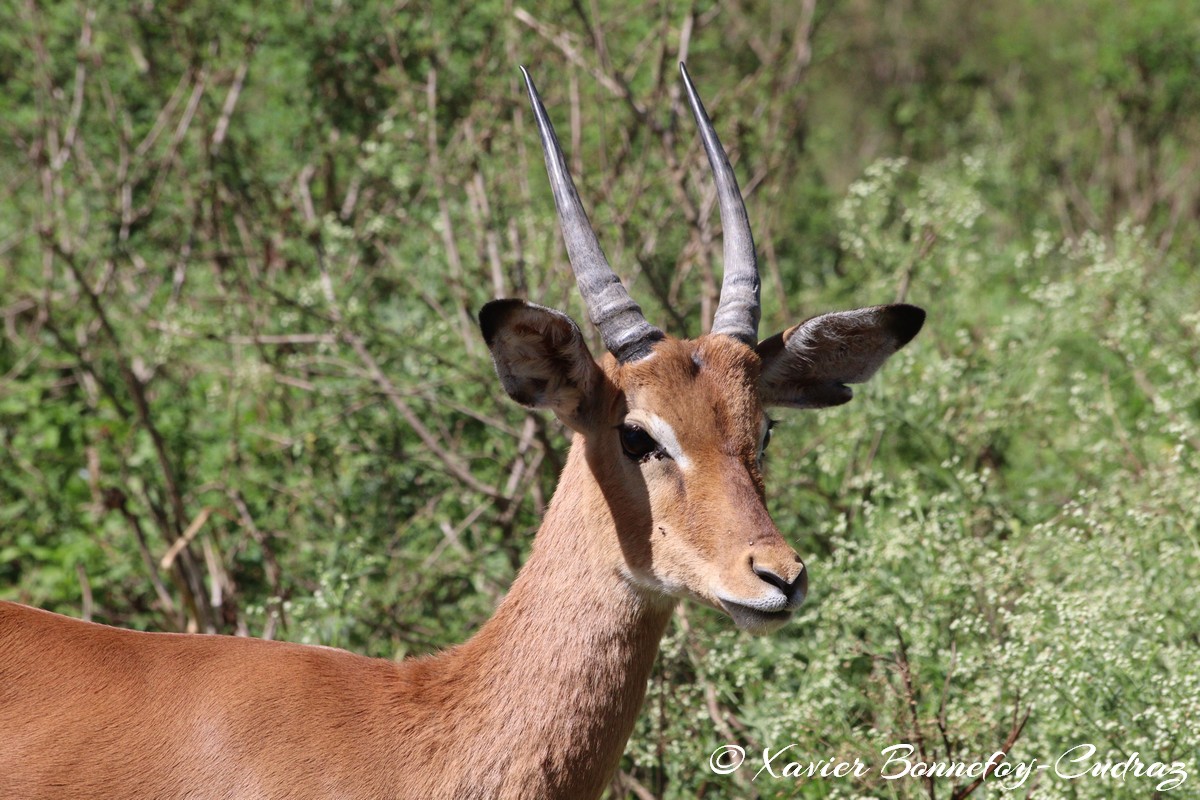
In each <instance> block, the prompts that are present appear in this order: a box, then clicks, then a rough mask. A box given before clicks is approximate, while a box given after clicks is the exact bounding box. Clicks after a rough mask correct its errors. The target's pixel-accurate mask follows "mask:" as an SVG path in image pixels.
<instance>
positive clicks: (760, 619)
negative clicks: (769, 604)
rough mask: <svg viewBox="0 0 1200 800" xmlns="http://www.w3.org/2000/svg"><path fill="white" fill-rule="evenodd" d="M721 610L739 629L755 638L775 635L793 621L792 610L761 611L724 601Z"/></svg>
mask: <svg viewBox="0 0 1200 800" xmlns="http://www.w3.org/2000/svg"><path fill="white" fill-rule="evenodd" d="M721 609H722V610H723V611H724V612H725V613H726V614H728V615H729V618H730V619H732V620H733V624H734V625H737V626H738V628H739V629H741V630H743V631H746V632H747V633H752V634H754V635H755V636H762V635H763V634H767V633H774V632H775V631H777V630H779V629H780V628H782V627H783V626H784V625H786V624H788V623H789V622H791V620H792V610H791V609H783V610H780V611H760V610H759V609H757V608H750V607H749V606H744V605H741V604H739V603H731V602H729V601H722V602H721Z"/></svg>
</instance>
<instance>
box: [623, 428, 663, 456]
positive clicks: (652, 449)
mask: <svg viewBox="0 0 1200 800" xmlns="http://www.w3.org/2000/svg"><path fill="white" fill-rule="evenodd" d="M618 430H619V431H620V435H621V449H622V450H624V451H625V455H627V456H629V457H630V458H632V459H633V460H634V461H641V460H643V459H645V458H647V457H649V456H651V455H653V454H654V453H658V452H662V451H661V450H660V449H659V446H658V442H656V441H654V437H652V436H651V435H650V434H648V433H646V431H644V430H643V429H642V428H639V427H638V426H637V425H634V424H632V423H628V422H627V423H625V424H624V425H622V426H621V427H620V428H619V429H618Z"/></svg>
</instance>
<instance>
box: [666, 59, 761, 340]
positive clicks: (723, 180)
mask: <svg viewBox="0 0 1200 800" xmlns="http://www.w3.org/2000/svg"><path fill="white" fill-rule="evenodd" d="M679 72H680V74H681V75H683V85H684V86H685V87H686V88H687V96H688V104H689V105H690V106H691V107H692V116H694V117H695V118H696V126H697V127H699V128H700V138H701V139H702V140H703V141H704V152H705V153H707V154H708V164H709V167H711V168H712V173H713V180H714V181H715V182H716V184H717V200H718V202H719V204H720V208H721V227H722V228H723V229H724V233H723V235H722V238H723V239H724V241H725V278H724V279H723V280H722V281H721V302H720V303H718V304H717V313H716V314H714V315H713V326H712V332H713V333H723V334H725V335H726V336H732V337H733V338H735V339H737V340H739V341H742V342H745V343H746V344H748V345H750V346H751V347H754V346H755V345H756V344H758V318H759V280H758V259H757V257H756V256H755V255H754V237H753V236H751V235H750V220H749V218H748V217H747V216H746V205H745V204H744V203H743V202H742V193H741V191H740V190H739V189H738V184H737V178H736V177H735V176H734V174H733V167H731V166H729V158H728V157H727V156H726V155H725V149H724V148H723V147H721V140H720V139H718V138H717V132H716V131H715V130H713V126H712V122H711V121H709V119H708V114H707V113H705V111H704V104H703V103H701V102H700V95H698V94H696V87H695V86H694V85H692V79H691V78H690V77H689V76H688V71H687V67H685V66H684V65H683V62H682V61H681V62H679Z"/></svg>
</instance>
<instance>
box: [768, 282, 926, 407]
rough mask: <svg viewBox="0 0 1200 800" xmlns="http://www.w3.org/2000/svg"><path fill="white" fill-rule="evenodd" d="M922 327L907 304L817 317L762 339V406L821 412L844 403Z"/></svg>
mask: <svg viewBox="0 0 1200 800" xmlns="http://www.w3.org/2000/svg"><path fill="white" fill-rule="evenodd" d="M924 324H925V311H924V310H922V309H920V308H917V307H916V306H910V305H906V304H895V305H887V306H873V307H871V308H860V309H856V310H854V311H838V312H834V313H832V314H822V315H821V316H819V317H813V318H812V319H810V320H807V321H805V322H802V323H800V324H799V325H796V326H795V327H793V328H789V329H787V330H786V331H783V332H781V333H777V334H775V335H774V336H772V337H770V338H768V339H764V340H763V341H762V342H760V343H759V345H758V348H757V350H758V354H759V357H760V358H762V360H763V368H762V377H761V378H760V379H759V389H760V392H761V394H762V401H763V404H764V405H776V406H791V407H792V408H822V407H826V406H836V405H840V404H842V403H845V402H847V401H849V400H850V399H851V398H852V397H853V396H854V391H853V390H852V389H851V388H850V387H849V386H848V385H847V384H850V383H863V382H864V381H866V380H867V379H868V378H870V377H871V376H872V375H874V374H875V372H876V371H877V370H878V369H879V368H880V367H881V366H883V362H885V361H887V359H888V358H890V357H891V356H892V354H893V353H895V352H896V351H897V350H899V349H900V348H901V347H903V346H904V345H906V344H908V343H909V342H910V341H912V339H913V337H914V336H916V335H917V333H918V332H919V331H920V330H921V326H922V325H924Z"/></svg>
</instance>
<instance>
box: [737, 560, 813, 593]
mask: <svg viewBox="0 0 1200 800" xmlns="http://www.w3.org/2000/svg"><path fill="white" fill-rule="evenodd" d="M751 569H753V570H754V574H755V575H757V576H758V577H759V578H761V579H762V580H764V581H766V582H767V583H769V584H771V585H772V586H774V587H775V588H776V589H778V590H779V591H781V592H783V596H784V597H786V598H787V599H788V601H789V602H792V601H795V602H797V603H802V602H804V597H805V595H807V594H808V568H807V567H805V566H804V565H803V564H801V566H800V572H799V573H797V575H796V577H795V578H793V579H792V581H791V583H789V582H788V581H786V580H785V579H784V578H783V577H782V576H781V575H779V574H777V573H775V572H773V571H771V570H769V569H767V568H766V567H760V566H758V565H757V564H754V563H753V562H751Z"/></svg>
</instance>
